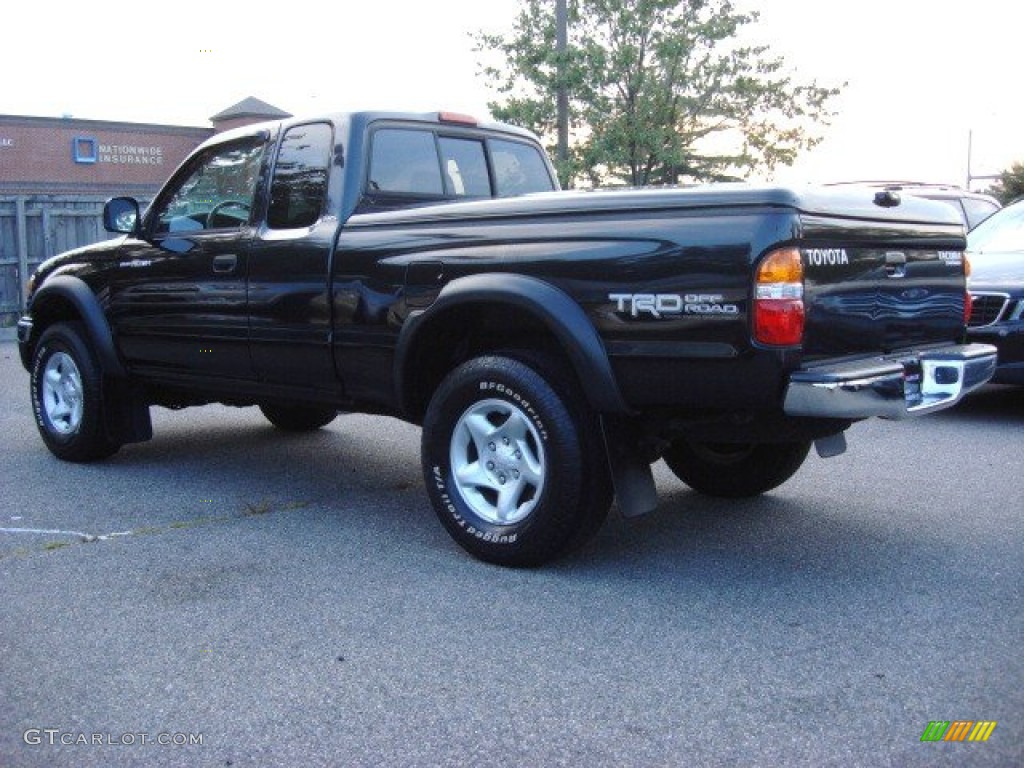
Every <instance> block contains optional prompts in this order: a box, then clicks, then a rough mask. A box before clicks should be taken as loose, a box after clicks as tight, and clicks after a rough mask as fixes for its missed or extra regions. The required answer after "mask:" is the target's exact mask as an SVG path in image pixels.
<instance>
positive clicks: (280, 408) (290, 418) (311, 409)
mask: <svg viewBox="0 0 1024 768" xmlns="http://www.w3.org/2000/svg"><path fill="white" fill-rule="evenodd" d="M260 410H261V411H263V415H264V416H266V417H267V421H269V422H270V423H271V424H273V425H274V426H275V427H277V428H278V429H282V430H284V431H285V432H312V431H313V430H314V429H320V427H324V426H327V425H328V424H330V423H331V422H332V421H334V418H335V417H336V416H337V415H338V411H337V409H336V408H329V407H321V406H314V405H278V404H276V403H263V404H261V405H260Z"/></svg>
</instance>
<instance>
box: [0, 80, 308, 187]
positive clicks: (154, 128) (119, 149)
mask: <svg viewBox="0 0 1024 768" xmlns="http://www.w3.org/2000/svg"><path fill="white" fill-rule="evenodd" d="M283 117H290V115H289V114H288V113H287V112H283V111H281V110H280V109H277V107H272V106H271V105H269V104H266V103H265V102H262V101H260V100H259V99H254V98H248V99H245V100H243V101H240V102H239V103H238V104H235V105H233V106H231V107H228V108H227V109H225V110H224V111H222V112H219V113H217V114H216V115H214V116H213V117H211V118H210V121H211V123H212V125H211V126H210V127H205V128H201V127H196V128H190V127H182V126H176V125H153V124H149V123H121V122H111V121H107V120H75V119H72V118H54V117H27V116H21V115H0V195H11V194H15V195H69V194H71V195H75V194H77V195H100V196H103V195H105V196H112V195H125V194H129V195H138V196H143V197H144V196H149V195H153V194H154V193H156V191H157V190H158V189H159V188H160V186H161V184H163V182H164V181H165V180H166V179H167V177H168V176H170V174H171V172H172V171H173V170H174V169H175V168H176V167H177V166H178V164H179V163H181V161H182V160H184V159H185V157H186V156H187V155H188V153H189V152H191V151H192V150H193V149H195V147H196V146H198V145H199V144H201V143H202V142H203V141H205V140H206V139H207V138H209V137H210V136H212V135H213V134H214V133H217V132H218V131H222V130H227V129H229V128H236V127H238V126H240V125H246V124H248V123H253V122H259V121H261V120H275V119H281V118H283Z"/></svg>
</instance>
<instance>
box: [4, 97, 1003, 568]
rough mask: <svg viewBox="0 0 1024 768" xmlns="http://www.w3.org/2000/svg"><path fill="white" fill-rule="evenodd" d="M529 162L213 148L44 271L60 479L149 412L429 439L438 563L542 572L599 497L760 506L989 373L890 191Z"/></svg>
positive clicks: (320, 138) (43, 327)
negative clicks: (855, 427)
mask: <svg viewBox="0 0 1024 768" xmlns="http://www.w3.org/2000/svg"><path fill="white" fill-rule="evenodd" d="M556 186H557V185H556V182H555V180H554V175H553V173H552V170H551V166H550V163H549V161H548V160H547V159H546V157H545V155H544V153H543V151H542V149H541V147H540V145H539V144H538V142H537V140H536V139H535V137H533V136H532V135H530V134H529V133H526V132H524V131H521V130H517V129H515V128H511V127H509V126H504V125H496V124H487V125H483V124H478V123H476V122H475V121H473V120H471V119H468V118H465V117H462V116H459V115H451V114H446V113H439V114H430V115H417V114H400V113H355V114H344V115H332V116H329V117H323V118H316V119H309V120H298V119H293V120H287V121H284V122H279V123H273V124H259V125H255V126H250V127H246V128H240V129H236V130H234V131H230V132H227V133H223V134H220V135H217V136H215V137H213V138H211V139H210V140H209V141H207V142H206V143H205V144H203V145H202V146H200V147H199V148H197V149H196V151H195V152H194V153H193V154H192V155H191V156H190V157H189V158H188V159H187V160H186V161H185V162H184V163H183V164H182V166H181V167H180V168H179V169H178V170H177V171H176V172H175V174H174V175H173V176H172V177H171V179H170V180H169V182H168V183H167V184H166V186H165V187H164V189H163V191H161V192H160V194H159V195H158V196H157V197H156V199H155V200H154V202H153V203H152V205H150V206H149V208H148V209H147V211H146V212H145V215H140V212H139V207H138V204H137V203H136V202H135V201H134V200H132V199H130V198H115V199H113V200H111V201H110V202H108V203H107V206H106V208H105V212H104V217H105V223H106V226H107V229H108V230H110V231H112V232H119V233H123V237H120V238H118V239H115V240H111V241H108V242H104V243H100V244H98V245H95V246H91V247H87V248H82V249H78V250H76V251H72V252H69V253H65V254H62V255H59V256H56V257H54V258H52V259H50V260H48V261H47V262H45V263H44V264H43V265H41V266H40V268H39V269H38V271H37V272H36V273H35V274H34V275H33V276H32V278H31V281H30V300H29V310H28V313H27V315H26V316H25V317H24V318H23V319H22V320H21V321H20V323H19V329H18V330H19V336H18V338H19V343H20V352H21V357H22V361H23V363H24V365H25V367H26V369H27V370H28V371H29V372H30V374H31V394H32V403H33V408H34V412H35V419H36V422H37V424H38V427H39V432H40V434H41V435H42V439H43V441H44V442H45V444H46V445H47V447H48V448H49V449H50V450H51V451H52V452H53V453H54V454H56V455H57V456H58V457H60V458H62V459H66V460H70V461H88V460H95V459H100V458H103V457H106V456H109V455H110V454H112V453H113V452H114V451H116V450H118V448H119V447H120V446H121V445H123V444H125V443H131V442H136V441H141V440H146V439H148V438H150V437H151V436H152V427H151V424H150V419H149V408H150V406H151V405H161V406H165V407H170V408H180V407H185V406H192V405H201V404H204V403H210V402H221V403H227V404H230V405H237V406H250V405H257V406H259V407H260V408H261V409H262V411H263V413H264V414H265V415H266V417H267V418H268V419H269V420H270V421H271V422H272V423H273V424H274V425H276V426H277V427H279V428H281V429H285V430H311V429H316V428H319V427H321V426H323V425H325V424H327V423H328V422H329V421H331V419H333V418H334V417H335V415H336V414H337V413H338V412H340V411H360V412H368V413H381V414H389V415H394V416H398V417H400V418H403V419H406V420H408V421H410V422H413V423H416V424H420V425H422V463H423V474H424V479H425V482H426V488H427V492H428V494H429V496H430V499H431V501H432V502H433V506H434V508H435V510H436V512H437V514H438V516H439V518H440V520H441V521H442V523H443V524H444V525H445V527H446V528H447V529H448V531H449V532H450V533H451V534H452V536H453V537H454V538H455V539H456V541H457V542H458V543H459V544H460V545H462V546H463V547H464V548H465V549H467V550H468V551H469V552H471V553H472V554H474V555H476V556H477V557H480V558H482V559H484V560H488V561H491V562H497V563H502V564H506V565H530V564H537V563H542V562H544V561H547V560H549V559H551V558H553V557H555V556H557V555H559V554H561V553H562V552H564V551H566V550H567V549H568V548H569V547H571V546H572V545H574V544H576V543H579V542H581V541H583V540H585V539H586V538H587V537H588V536H589V535H590V534H592V533H593V532H594V531H596V530H597V528H598V527H599V526H600V525H601V523H602V521H603V520H604V518H605V516H606V514H607V512H608V509H609V507H610V505H611V501H612V498H613V495H614V496H616V497H617V500H618V504H619V507H620V509H621V511H622V512H623V513H624V514H626V515H635V514H639V513H641V512H645V511H647V510H649V509H651V508H653V507H654V505H655V504H656V498H655V490H654V483H653V479H652V474H651V471H650V465H651V463H652V462H654V461H656V460H657V459H658V458H664V459H665V461H666V462H667V464H668V466H669V467H670V468H671V469H672V470H673V472H674V473H675V474H676V475H677V476H678V477H679V478H680V479H681V480H682V481H684V482H685V483H687V484H688V485H690V486H691V487H693V488H694V489H696V490H697V491H700V492H703V493H706V494H713V495H722V496H748V495H754V494H759V493H763V492H765V491H767V490H769V489H771V488H774V487H775V486H777V485H779V484H780V483H782V482H784V481H785V480H787V479H788V478H789V477H790V476H791V475H792V474H793V473H794V472H795V471H796V470H797V469H798V468H799V466H800V465H801V463H802V462H803V460H804V458H805V457H806V455H807V453H808V450H809V448H810V446H811V445H812V444H816V446H817V449H818V452H819V454H821V455H822V456H830V455H835V454H838V453H841V452H842V451H843V449H844V448H845V442H844V438H843V433H844V430H846V428H847V427H849V426H850V424H851V423H853V422H854V421H856V420H859V419H864V418H868V417H873V416H881V417H885V418H894V419H899V418H903V417H905V416H910V415H914V414H923V413H928V412H930V411H933V410H936V409H939V408H943V407H946V406H949V405H952V404H953V403H955V402H957V401H958V400H959V399H960V398H961V397H962V396H963V395H964V394H965V393H967V392H969V391H970V390H972V389H974V388H976V387H978V386H980V385H982V384H983V383H985V382H986V381H988V379H989V378H990V377H991V375H992V372H993V369H994V365H995V362H996V355H995V350H994V349H993V348H992V347H990V346H987V345H980V344H964V343H963V339H964V329H965V320H966V317H967V315H968V313H969V311H970V302H969V299H968V298H967V295H966V293H965V269H966V261H965V259H964V247H965V239H964V231H963V226H962V224H961V222H960V220H959V218H957V216H956V215H955V214H954V213H953V212H952V211H950V210H949V209H948V208H947V207H946V206H943V205H941V204H936V203H930V202H928V201H924V200H920V199H915V198H909V197H908V198H903V199H900V197H899V195H898V193H895V192H893V191H891V190H879V191H856V190H831V191H830V190H814V189H810V188H808V189H806V190H803V189H801V190H794V189H787V188H779V187H753V186H744V185H722V186H707V187H697V188H692V189H650V190H628V191H623V190H618V191H616V190H612V191H598V192H575V193H570V192H558V191H557V189H556Z"/></svg>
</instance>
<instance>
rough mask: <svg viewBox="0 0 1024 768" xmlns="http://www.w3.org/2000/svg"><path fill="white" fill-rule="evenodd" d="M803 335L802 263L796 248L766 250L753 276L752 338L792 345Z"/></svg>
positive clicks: (770, 343) (783, 345) (780, 344)
mask: <svg viewBox="0 0 1024 768" xmlns="http://www.w3.org/2000/svg"><path fill="white" fill-rule="evenodd" d="M803 337H804V265H803V261H802V260H801V258H800V251H799V250H798V249H797V248H780V249H779V250H777V251H772V252H771V253H769V254H768V255H767V256H766V257H765V258H764V259H763V260H762V261H761V265H760V266H759V267H758V268H757V275H756V277H755V278H754V339H755V340H756V341H758V342H760V343H761V344H769V345H771V346H773V347H792V346H795V345H797V344H800V343H801V342H802V341H803Z"/></svg>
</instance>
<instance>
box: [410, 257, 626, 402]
mask: <svg viewBox="0 0 1024 768" xmlns="http://www.w3.org/2000/svg"><path fill="white" fill-rule="evenodd" d="M471 303H473V304H479V303H484V304H489V305H496V304H504V305H506V306H513V307H516V308H517V309H520V310H522V311H523V312H527V313H529V314H531V315H533V316H534V317H535V318H537V319H539V320H540V321H541V322H543V323H544V325H545V326H546V327H547V328H548V329H549V330H550V331H551V332H552V333H553V334H554V335H555V337H556V338H557V339H558V342H559V344H560V345H561V346H562V348H563V349H564V350H565V352H566V354H567V355H568V357H569V360H570V361H571V363H572V366H573V368H574V369H575V371H576V374H577V376H578V377H579V379H580V381H582V382H584V384H585V385H584V391H585V392H586V394H587V399H588V400H589V402H590V405H591V407H592V408H593V409H594V410H595V411H597V412H598V413H608V414H628V413H630V412H631V410H630V408H629V407H628V406H627V405H626V402H625V401H624V400H623V398H622V393H621V391H620V390H619V385H618V382H616V380H615V374H614V372H613V371H612V367H611V362H610V361H609V359H608V353H607V352H606V350H605V347H604V344H603V342H602V341H601V338H600V336H598V333H597V330H596V329H595V328H594V325H593V324H592V323H591V322H590V319H589V318H588V317H587V315H586V313H585V312H584V311H583V309H582V307H580V305H579V304H578V303H577V302H576V301H575V300H573V299H572V298H571V297H570V296H569V295H568V294H567V293H565V292H564V291H562V290H560V289H559V288H556V287H555V286H553V285H551V284H550V283H547V282H544V281H543V280H540V279H538V278H535V277H529V276H526V275H518V274H510V273H488V274H481V275H470V276H467V277H460V278H457V279H455V280H453V281H451V282H450V283H448V284H447V285H445V286H444V288H442V289H441V292H440V293H439V294H438V297H437V299H436V300H435V301H434V303H433V304H431V305H430V307H428V308H427V309H424V310H419V311H416V312H413V313H412V314H411V315H410V316H409V318H408V319H407V320H406V321H405V323H404V324H403V325H402V330H401V332H400V333H399V337H398V345H397V348H396V350H395V388H396V395H397V402H399V403H400V404H401V407H402V410H403V411H405V412H406V413H409V412H410V409H411V405H410V398H409V396H408V395H407V394H406V382H407V381H408V379H409V366H410V365H411V362H410V357H411V351H412V350H413V349H415V347H416V343H417V341H418V340H419V339H420V337H421V334H422V333H423V332H424V329H426V328H429V326H430V321H431V319H433V318H436V317H438V316H439V315H441V314H443V313H444V312H445V311H447V310H449V309H452V308H454V307H457V306H461V305H465V304H471Z"/></svg>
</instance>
